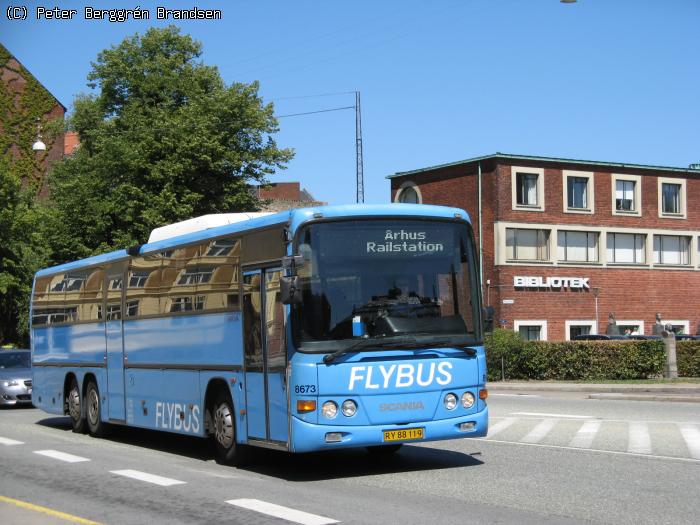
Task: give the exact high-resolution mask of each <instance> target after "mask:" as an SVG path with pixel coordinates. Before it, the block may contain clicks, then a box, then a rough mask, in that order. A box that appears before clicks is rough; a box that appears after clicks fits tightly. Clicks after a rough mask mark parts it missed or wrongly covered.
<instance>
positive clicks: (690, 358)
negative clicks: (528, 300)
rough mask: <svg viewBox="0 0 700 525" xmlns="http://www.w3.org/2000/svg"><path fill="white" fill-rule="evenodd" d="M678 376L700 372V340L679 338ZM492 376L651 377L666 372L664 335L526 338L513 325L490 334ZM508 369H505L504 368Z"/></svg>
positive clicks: (488, 347)
mask: <svg viewBox="0 0 700 525" xmlns="http://www.w3.org/2000/svg"><path fill="white" fill-rule="evenodd" d="M676 357H677V359H676V360H677V363H678V374H679V376H680V377H700V341H678V342H677V344H676ZM486 363H487V366H488V379H489V380H490V381H498V380H500V379H501V378H502V375H505V378H506V379H539V380H544V379H558V380H610V379H647V378H650V377H659V376H661V375H662V374H663V371H664V366H665V364H666V353H665V349H664V344H663V342H662V341H658V340H656V341H654V340H645V341H637V340H629V341H620V340H614V341H562V342H547V341H523V339H522V338H521V337H520V335H519V334H517V333H516V332H514V331H512V330H504V329H496V330H495V331H494V332H493V333H492V334H488V335H487V338H486ZM504 372H505V374H503V373H504Z"/></svg>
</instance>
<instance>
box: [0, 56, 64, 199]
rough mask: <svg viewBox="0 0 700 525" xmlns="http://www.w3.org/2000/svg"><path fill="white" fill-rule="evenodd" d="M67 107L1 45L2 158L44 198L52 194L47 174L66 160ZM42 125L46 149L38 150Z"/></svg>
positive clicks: (13, 171)
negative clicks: (54, 166)
mask: <svg viewBox="0 0 700 525" xmlns="http://www.w3.org/2000/svg"><path fill="white" fill-rule="evenodd" d="M65 113H66V108H65V106H64V105H63V104H61V103H60V102H59V101H58V100H57V99H56V97H54V95H53V94H52V93H51V92H50V91H49V90H48V89H46V88H45V87H44V86H43V85H42V84H41V83H40V82H39V81H38V80H37V79H36V78H35V77H34V75H32V73H31V72H29V71H28V70H27V68H25V67H24V66H23V65H22V64H21V63H20V61H19V60H18V59H17V58H15V57H14V56H13V55H12V54H11V53H10V52H9V51H8V50H7V48H5V47H4V46H3V45H2V44H0V155H6V156H7V158H8V160H9V164H10V170H11V172H12V173H13V174H15V175H16V176H17V177H19V178H20V179H21V181H22V184H23V185H24V186H31V187H32V188H33V189H34V191H35V193H36V194H37V195H38V196H40V197H45V196H46V195H47V194H48V187H47V184H46V173H47V170H48V168H49V166H50V165H51V163H52V162H54V161H56V160H59V159H61V158H62V157H63V151H64V132H63V118H64V116H65ZM37 125H40V126H41V135H42V137H41V138H42V141H43V142H44V143H45V145H46V150H43V151H34V150H33V149H32V145H33V144H34V142H35V141H36V140H37V134H38V133H39V128H38V126H37Z"/></svg>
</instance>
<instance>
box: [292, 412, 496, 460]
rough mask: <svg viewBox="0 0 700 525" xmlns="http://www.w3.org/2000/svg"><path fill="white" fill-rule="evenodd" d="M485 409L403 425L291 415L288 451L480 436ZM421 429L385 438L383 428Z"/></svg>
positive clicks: (483, 430) (485, 429) (484, 430)
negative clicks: (414, 434) (418, 434)
mask: <svg viewBox="0 0 700 525" xmlns="http://www.w3.org/2000/svg"><path fill="white" fill-rule="evenodd" d="M488 419H489V409H488V407H486V408H484V410H482V411H481V412H477V413H475V414H469V415H466V416H462V417H456V418H450V419H440V420H437V421H416V422H414V423H408V424H405V425H367V426H364V425H362V426H354V425H316V424H313V423H307V422H306V421H301V420H300V419H297V418H296V417H292V428H291V431H292V439H291V441H292V447H291V448H292V452H314V451H318V450H331V449H334V448H350V447H370V446H375V445H392V444H397V443H421V442H425V441H438V440H442V439H460V438H474V437H484V436H486V433H487V432H488V427H489V425H488ZM413 429H423V432H422V435H423V437H422V438H419V439H406V440H400V439H399V440H392V441H385V439H384V438H385V434H384V432H386V431H402V430H403V431H406V430H413Z"/></svg>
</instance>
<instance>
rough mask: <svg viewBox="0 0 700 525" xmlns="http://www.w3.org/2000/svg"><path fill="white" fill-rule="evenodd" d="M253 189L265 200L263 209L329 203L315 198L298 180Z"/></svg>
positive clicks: (291, 207) (280, 209)
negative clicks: (302, 187)
mask: <svg viewBox="0 0 700 525" xmlns="http://www.w3.org/2000/svg"><path fill="white" fill-rule="evenodd" d="M251 191H252V192H253V193H254V194H255V196H256V197H257V198H258V199H260V200H261V201H264V202H263V206H262V208H261V211H270V212H277V211H284V210H290V209H293V208H307V207H310V206H324V205H325V204H327V203H325V202H320V201H317V200H315V199H314V198H313V196H312V195H311V194H310V193H309V192H308V191H306V190H305V189H301V185H300V184H299V183H298V182H272V183H270V184H266V185H265V186H252V187H251Z"/></svg>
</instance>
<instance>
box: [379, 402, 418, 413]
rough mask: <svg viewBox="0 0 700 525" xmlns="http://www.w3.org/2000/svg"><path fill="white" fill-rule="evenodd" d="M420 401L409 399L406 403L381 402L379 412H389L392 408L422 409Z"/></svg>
mask: <svg viewBox="0 0 700 525" xmlns="http://www.w3.org/2000/svg"><path fill="white" fill-rule="evenodd" d="M423 408H424V407H423V403H422V402H421V401H410V402H408V403H382V404H380V405H379V411H380V412H391V411H394V410H423Z"/></svg>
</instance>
